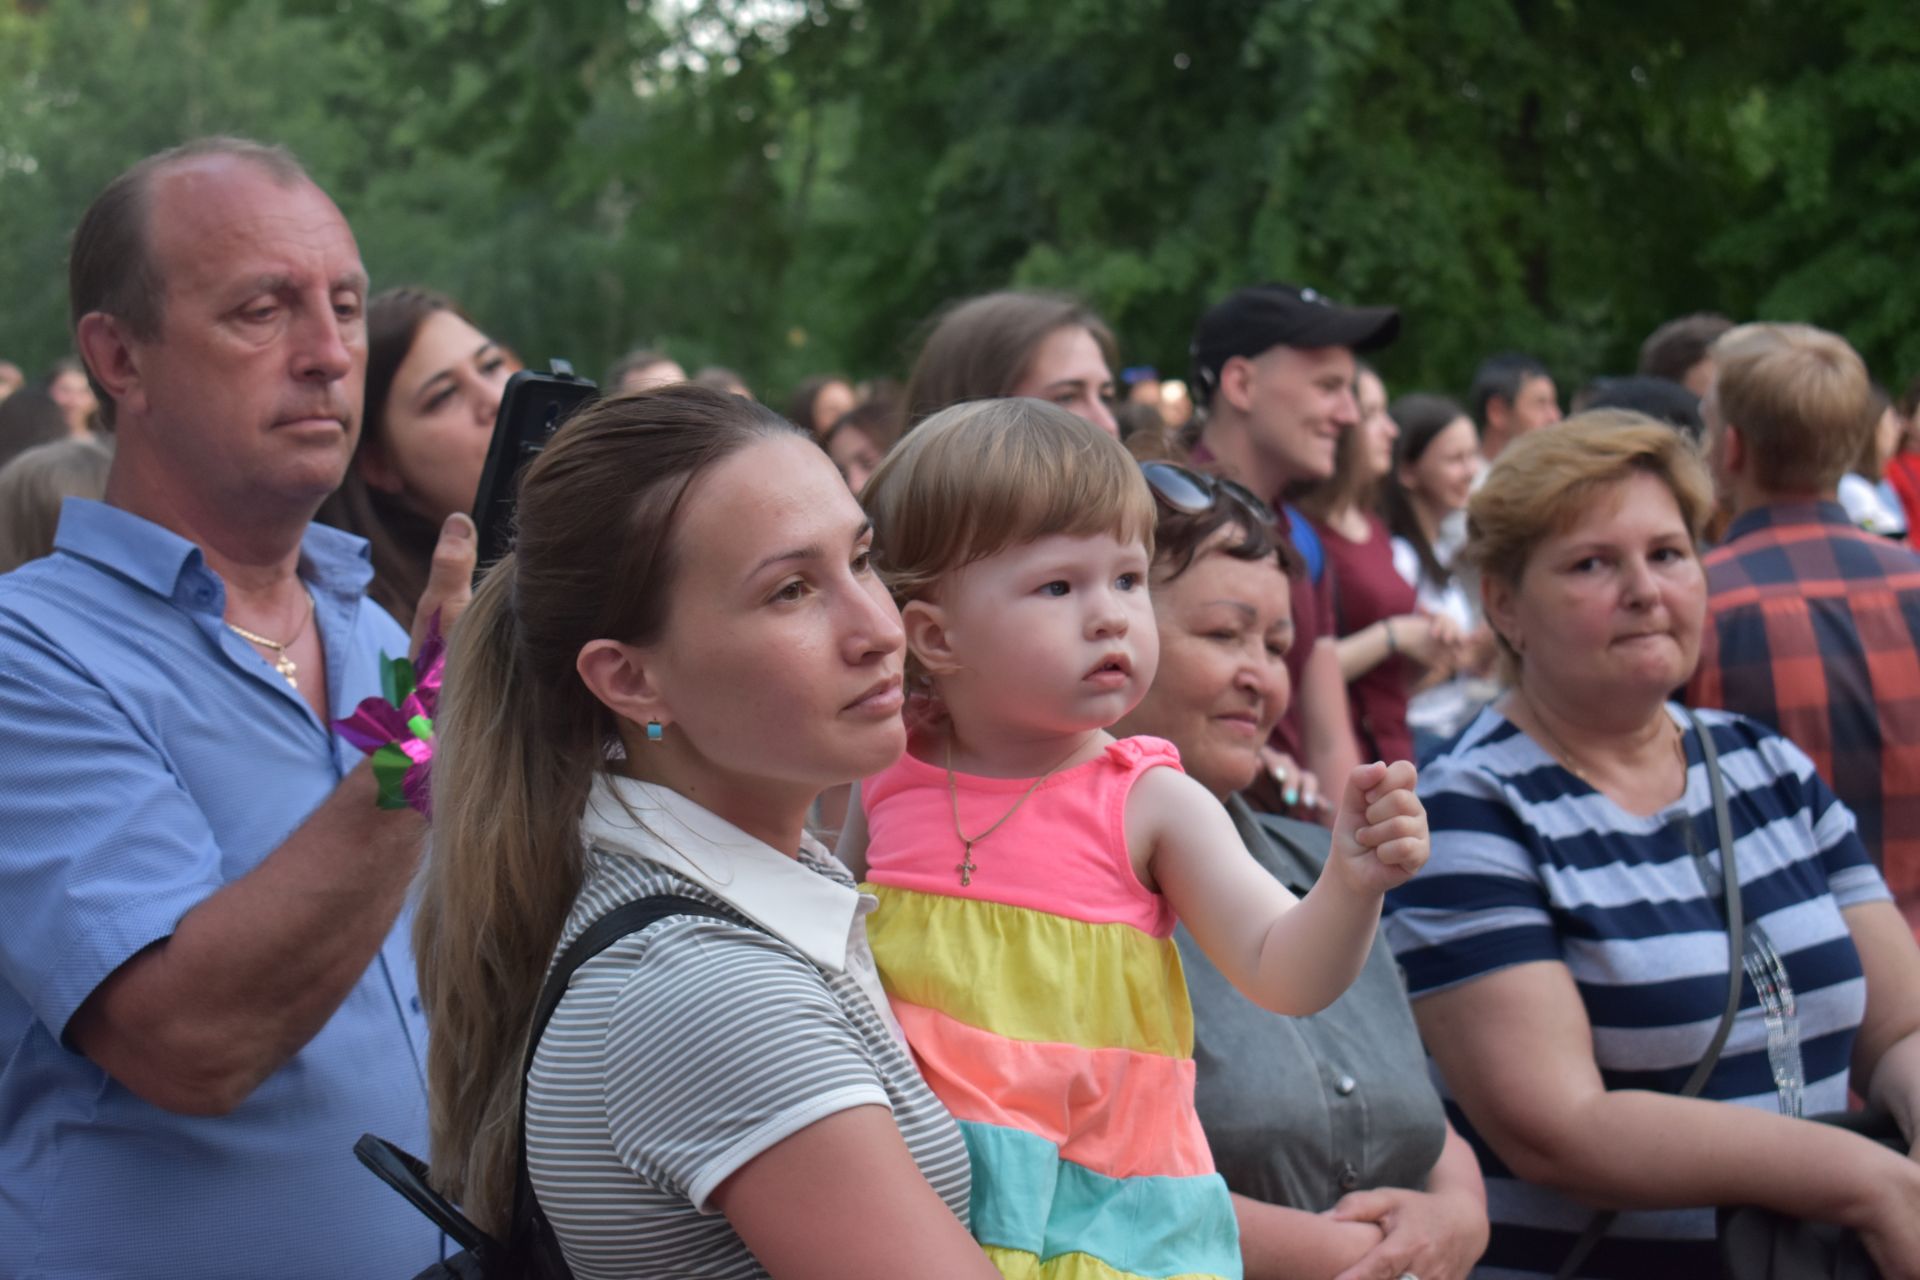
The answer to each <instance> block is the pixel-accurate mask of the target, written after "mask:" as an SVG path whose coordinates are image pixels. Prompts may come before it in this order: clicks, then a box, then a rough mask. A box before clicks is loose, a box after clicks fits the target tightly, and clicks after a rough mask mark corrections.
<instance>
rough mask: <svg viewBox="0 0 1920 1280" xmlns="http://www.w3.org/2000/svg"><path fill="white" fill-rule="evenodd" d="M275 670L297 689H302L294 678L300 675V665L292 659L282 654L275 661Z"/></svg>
mask: <svg viewBox="0 0 1920 1280" xmlns="http://www.w3.org/2000/svg"><path fill="white" fill-rule="evenodd" d="M273 669H274V670H275V671H278V672H279V673H280V675H281V678H282V679H284V680H285V681H286V682H287V683H288V684H290V685H292V686H293V687H294V688H296V689H298V688H299V687H300V682H299V681H298V680H297V679H295V678H294V677H296V676H297V675H299V674H300V664H299V663H297V662H295V661H294V660H293V659H292V658H289V657H288V656H287V655H286V654H284V653H283V654H281V655H280V656H279V657H278V658H276V659H274V663H273Z"/></svg>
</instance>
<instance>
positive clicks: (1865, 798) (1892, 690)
mask: <svg viewBox="0 0 1920 1280" xmlns="http://www.w3.org/2000/svg"><path fill="white" fill-rule="evenodd" d="M1711 355H1712V358H1713V360H1714V363H1715V365H1716V366H1717V373H1716V375H1715V379H1714V383H1713V385H1712V387H1711V388H1710V389H1709V390H1708V392H1707V396H1706V399H1705V400H1704V401H1703V402H1702V404H1701V413H1702V416H1703V417H1704V418H1705V420H1706V426H1707V444H1708V451H1709V459H1710V461H1711V463H1712V465H1713V471H1714V478H1715V481H1716V482H1717V484H1718V485H1719V487H1720V491H1721V497H1722V499H1723V500H1724V501H1726V502H1727V503H1728V504H1729V505H1730V507H1731V508H1732V510H1733V512H1734V519H1733V523H1732V524H1731V525H1729V526H1728V528H1727V535H1726V540H1725V541H1724V542H1723V543H1722V544H1721V545H1720V546H1719V547H1718V548H1717V549H1716V550H1714V551H1713V552H1712V553H1710V554H1709V555H1708V556H1707V558H1706V569H1707V588H1708V602H1707V626H1706V629H1705V632H1704V634H1703V636H1702V639H1701V646H1700V665H1699V668H1698V669H1697V670H1696V671H1695V673H1694V676H1693V679H1692V681H1691V682H1690V683H1689V684H1688V686H1687V699H1688V701H1689V702H1692V703H1693V704H1694V705H1696V706H1708V707H1724V708H1726V709H1728V710H1730V711H1738V712H1740V713H1742V714H1744V715H1749V716H1752V717H1753V718H1754V719H1756V720H1760V721H1762V722H1764V723H1766V724H1769V725H1772V726H1773V727H1774V728H1776V729H1778V730H1780V732H1782V733H1784V734H1786V735H1787V736H1788V737H1789V738H1791V739H1793V741H1794V742H1795V743H1797V744H1798V745H1799V746H1800V747H1801V748H1802V749H1803V750H1804V751H1806V753H1807V754H1808V755H1810V756H1811V757H1813V761H1814V764H1815V765H1816V766H1817V767H1818V768H1819V770H1820V773H1821V775H1822V776H1823V777H1824V778H1825V779H1826V780H1827V782H1828V783H1829V784H1830V785H1831V786H1832V787H1833V789H1834V791H1835V792H1836V793H1837V794H1838V795H1839V796H1840V798H1841V799H1842V800H1844V801H1845V802H1846V804H1847V807H1848V808H1850V809H1851V810H1853V813H1854V816H1855V817H1856V818H1857V819H1858V821H1859V825H1860V836H1861V838H1862V839H1863V840H1864V841H1865V842H1866V845H1867V848H1868V849H1869V850H1870V851H1871V852H1872V854H1873V855H1874V857H1875V858H1876V859H1878V860H1879V861H1880V863H1881V868H1882V871H1883V872H1884V874H1885V876H1886V879H1887V884H1888V886H1889V887H1890V888H1891V889H1892V890H1893V892H1894V896H1895V899H1896V901H1897V902H1898V903H1899V904H1900V907H1901V910H1902V911H1903V912H1904V913H1905V914H1906V917H1907V921H1908V923H1909V924H1910V925H1913V926H1915V927H1916V928H1920V556H1915V555H1914V554H1913V553H1911V552H1909V551H1906V550H1904V549H1903V548H1900V547H1897V546H1894V545H1893V544H1891V543H1889V542H1887V541H1886V540H1885V539H1884V538H1876V537H1874V536H1872V535H1871V534H1867V533H1863V532H1861V531H1860V530H1859V529H1858V528H1856V527H1855V526H1854V524H1853V522H1852V521H1851V520H1850V519H1848V517H1847V513H1846V511H1845V510H1844V509H1843V508H1842V507H1841V506H1840V504H1839V503H1838V501H1836V496H1835V495H1836V489H1837V486H1838V485H1839V482H1840V477H1841V476H1842V475H1844V474H1846V471H1847V468H1848V466H1849V465H1850V464H1851V462H1852V460H1853V459H1854V458H1855V457H1856V456H1858V454H1859V452H1860V449H1861V447H1862V445H1863V444H1864V443H1865V441H1866V438H1867V436H1868V434H1869V433H1870V432H1872V430H1873V425H1874V417H1875V414H1874V401H1873V394H1872V386H1871V383H1870V382H1869V380H1868V377H1867V367H1866V365H1865V363H1864V362H1863V361H1862V360H1861V359H1860V357H1859V355H1858V354H1857V353H1856V352H1855V351H1854V350H1853V348H1852V347H1850V346H1848V345H1847V343H1846V341H1845V340H1844V339H1842V338H1839V337H1837V336H1835V335H1834V334H1831V333H1827V332H1825V331H1824V330H1820V329H1815V328H1813V327H1811V326H1809V325H1793V324H1749V325H1742V326H1740V327H1739V328H1736V329H1732V330H1730V331H1728V332H1727V333H1726V334H1725V335H1724V336H1723V337H1721V338H1720V339H1719V340H1718V341H1717V342H1715V343H1714V345H1713V348H1712V351H1711Z"/></svg>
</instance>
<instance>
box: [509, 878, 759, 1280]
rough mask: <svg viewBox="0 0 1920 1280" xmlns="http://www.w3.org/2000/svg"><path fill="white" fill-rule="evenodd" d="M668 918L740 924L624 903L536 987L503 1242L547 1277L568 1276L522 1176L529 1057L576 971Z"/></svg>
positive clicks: (676, 904)
mask: <svg viewBox="0 0 1920 1280" xmlns="http://www.w3.org/2000/svg"><path fill="white" fill-rule="evenodd" d="M668 916H706V917H708V918H710V919H714V920H726V921H729V922H732V923H735V924H739V923H742V922H743V921H742V919H741V918H740V917H738V916H735V915H733V914H731V913H729V912H727V911H724V910H722V909H721V908H719V907H716V906H714V905H713V904H712V903H708V902H701V901H699V900H698V899H696V898H686V897H681V896H680V895H678V894H671V893H661V894H655V895H654V896H653V897H651V898H641V899H640V900H638V901H637V902H628V903H624V904H622V905H620V906H618V907H615V908H614V909H613V910H612V911H609V912H607V914H606V915H604V916H601V917H600V918H599V919H598V920H595V921H594V922H593V923H592V924H590V925H588V926H587V927H586V928H585V929H583V930H581V932H580V936H579V937H577V938H575V939H574V940H573V942H572V943H571V944H569V945H568V947H567V949H566V950H565V951H563V952H561V953H560V958H559V959H558V960H557V961H555V962H554V966H553V971H552V972H551V973H549V974H548V975H547V981H546V983H545V985H543V986H542V987H541V988H540V1000H539V1003H537V1004H536V1005H535V1006H534V1011H533V1027H532V1030H531V1031H530V1032H529V1034H528V1036H527V1056H526V1060H525V1061H524V1062H522V1063H521V1066H520V1155H519V1161H518V1163H517V1164H516V1166H515V1168H514V1173H513V1217H512V1219H511V1223H512V1225H511V1228H510V1234H509V1235H508V1237H507V1253H508V1254H509V1255H510V1256H511V1257H512V1258H513V1259H515V1260H516V1261H517V1262H518V1263H520V1264H521V1265H524V1264H525V1263H526V1262H527V1261H528V1259H527V1258H526V1254H527V1251H528V1250H541V1249H543V1248H544V1249H545V1256H543V1257H540V1258H537V1259H533V1260H532V1261H533V1262H534V1264H535V1266H536V1268H544V1271H545V1274H548V1275H556V1276H565V1275H567V1274H568V1272H567V1270H566V1263H565V1261H564V1260H563V1259H562V1258H560V1257H559V1254H558V1250H555V1249H551V1248H549V1247H547V1246H548V1245H550V1242H549V1241H545V1240H543V1239H542V1236H543V1233H544V1230H545V1229H544V1226H543V1225H542V1219H541V1217H540V1206H539V1203H538V1202H537V1201H536V1199H535V1197H534V1194H533V1180H532V1179H531V1178H530V1177H529V1176H528V1173H527V1077H528V1076H529V1075H530V1074H531V1073H532V1071H533V1055H534V1052H535V1051H536V1050H537V1049H539V1047H540V1037H541V1036H542V1035H543V1034H545V1032H546V1029H547V1023H548V1022H549V1021H551V1020H552V1018H553V1011H554V1010H555V1009H557V1008H559V1007H560V1001H561V998H562V997H564V996H565V995H566V994H567V984H568V983H569V982H571V981H572V980H573V975H574V971H575V970H577V969H579V967H580V966H581V965H583V964H585V963H586V962H587V961H589V960H591V959H593V958H594V957H595V956H597V955H599V954H600V953H601V952H602V951H605V950H606V949H607V948H608V947H610V946H612V945H613V944H614V943H616V942H618V941H620V939H622V938H624V937H626V936H628V935H629V934H634V933H638V932H640V930H642V929H644V928H646V927H647V926H648V925H650V924H654V923H656V922H658V921H661V920H664V919H666V918H667V917H668ZM756 927H757V926H756Z"/></svg>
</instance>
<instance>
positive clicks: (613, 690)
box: [573, 640, 673, 726]
mask: <svg viewBox="0 0 1920 1280" xmlns="http://www.w3.org/2000/svg"><path fill="white" fill-rule="evenodd" d="M573 667H574V670H575V671H578V672H579V673H580V681H581V683H582V684H584V685H586V686H587V691H588V692H589V693H591V694H592V695H593V696H594V697H596V698H598V699H599V700H600V701H601V702H602V703H604V704H605V705H606V708H607V709H608V710H609V711H611V712H613V713H614V714H615V715H616V716H619V717H620V718H621V719H623V720H626V721H628V722H629V723H632V724H636V725H641V724H646V723H647V722H648V721H652V720H657V721H659V722H660V724H661V725H662V726H665V725H669V724H672V723H673V712H672V709H671V708H670V707H669V706H668V705H667V701H666V698H665V697H664V696H663V695H662V692H661V690H660V687H659V684H658V682H657V681H656V680H655V678H654V676H655V672H654V670H653V667H652V665H651V663H650V662H649V661H648V658H647V654H646V652H645V651H644V650H642V649H641V648H639V647H638V646H637V645H631V644H622V643H621V642H620V641H618V640H589V641H587V643H586V644H584V645H582V646H581V648H580V656H579V657H577V658H575V659H574V663H573Z"/></svg>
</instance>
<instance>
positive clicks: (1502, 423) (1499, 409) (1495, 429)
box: [1483, 395, 1513, 439]
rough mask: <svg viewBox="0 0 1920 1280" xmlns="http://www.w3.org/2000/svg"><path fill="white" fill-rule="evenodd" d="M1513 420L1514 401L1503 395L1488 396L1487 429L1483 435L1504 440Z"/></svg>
mask: <svg viewBox="0 0 1920 1280" xmlns="http://www.w3.org/2000/svg"><path fill="white" fill-rule="evenodd" d="M1512 418H1513V401H1511V400H1509V399H1507V398H1506V397H1505V396H1501V395H1492V396H1488V397H1487V429H1486V431H1485V432H1484V433H1483V434H1485V435H1490V436H1496V437H1499V438H1502V439H1504V438H1505V435H1506V430H1507V424H1508V422H1509V421H1511V420H1512Z"/></svg>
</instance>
